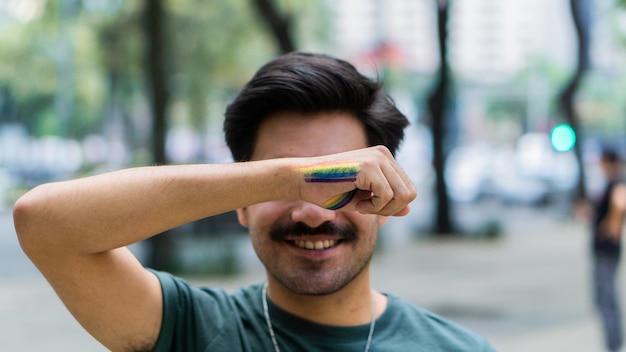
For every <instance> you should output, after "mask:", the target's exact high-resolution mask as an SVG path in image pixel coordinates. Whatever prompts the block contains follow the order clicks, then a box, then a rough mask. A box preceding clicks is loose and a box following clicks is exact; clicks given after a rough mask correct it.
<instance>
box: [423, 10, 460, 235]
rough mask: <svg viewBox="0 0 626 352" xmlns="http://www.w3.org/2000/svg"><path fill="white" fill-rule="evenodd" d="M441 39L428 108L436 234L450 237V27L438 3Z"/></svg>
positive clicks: (451, 227) (452, 230)
mask: <svg viewBox="0 0 626 352" xmlns="http://www.w3.org/2000/svg"><path fill="white" fill-rule="evenodd" d="M437 3H438V10H437V20H438V23H437V38H438V40H439V60H440V63H441V64H440V67H439V72H438V77H437V78H438V81H437V85H436V86H435V89H434V90H433V92H432V93H431V95H430V97H429V98H428V108H429V111H430V123H431V125H430V127H431V131H432V135H433V167H434V168H435V174H436V185H435V191H436V196H437V208H436V214H435V224H434V229H433V231H434V233H435V234H437V235H447V234H452V233H453V232H454V226H453V225H452V219H451V217H450V198H449V197H448V187H447V184H446V180H445V175H444V169H445V163H446V151H445V146H444V141H445V135H446V127H447V124H446V122H447V109H446V107H447V103H448V101H449V99H450V98H449V92H450V87H449V85H450V77H449V70H448V50H447V47H446V42H447V37H448V34H447V28H446V27H447V23H448V8H449V6H448V2H447V1H445V0H444V1H441V0H440V1H437Z"/></svg>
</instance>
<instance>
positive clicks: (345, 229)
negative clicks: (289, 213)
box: [269, 221, 358, 241]
mask: <svg viewBox="0 0 626 352" xmlns="http://www.w3.org/2000/svg"><path fill="white" fill-rule="evenodd" d="M269 235H270V238H271V239H272V240H273V241H284V240H285V239H286V238H287V237H292V238H293V237H295V236H310V235H331V236H339V237H340V239H342V240H347V241H349V240H355V239H357V238H358V235H357V231H356V229H355V228H354V226H352V225H338V224H335V223H332V222H330V221H327V222H324V223H322V224H321V225H320V226H317V227H310V226H308V225H306V224H305V223H303V222H296V223H289V224H283V225H279V226H277V227H275V228H273V229H272V230H271V231H270V233H269Z"/></svg>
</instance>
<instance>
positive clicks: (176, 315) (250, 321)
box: [155, 272, 495, 352]
mask: <svg viewBox="0 0 626 352" xmlns="http://www.w3.org/2000/svg"><path fill="white" fill-rule="evenodd" d="M155 274H156V275H157V277H158V278H159V280H160V282H161V287H162V290H163V324H162V326H161V332H160V334H159V339H158V341H157V346H156V349H155V351H157V352H161V351H163V352H165V351H184V352H194V351H204V352H208V351H220V352H221V351H228V352H231V351H264V352H265V351H274V347H273V344H272V340H271V338H270V335H269V331H268V328H267V323H266V320H265V315H264V313H263V300H262V299H263V298H262V287H263V286H262V285H261V284H258V285H254V286H250V287H246V288H241V289H239V290H237V291H235V292H233V293H231V294H229V293H227V292H225V291H224V290H222V289H214V288H198V287H193V286H191V285H190V284H189V283H187V282H186V281H185V280H183V279H181V278H177V277H175V276H172V275H170V274H167V273H163V272H155ZM387 297H388V305H387V309H386V310H385V312H384V313H383V314H382V315H381V316H380V317H378V319H376V323H375V329H374V334H373V336H372V342H371V346H370V351H386V352H387V351H389V352H392V351H399V352H407V351H412V352H420V351H424V352H437V351H442V352H443V351H445V352H452V351H454V352H462V351H472V352H475V351H476V352H493V351H495V350H494V349H493V347H491V346H490V345H489V343H488V342H487V341H486V340H485V339H484V338H482V337H481V336H478V335H476V334H474V333H472V332H470V331H468V330H466V329H464V328H462V327H460V326H458V325H456V324H454V323H451V322H449V321H447V320H445V319H443V318H441V317H438V316H436V315H434V314H432V313H429V312H426V311H424V310H422V309H420V308H417V307H415V306H413V305H411V304H410V303H408V302H406V301H405V300H403V299H401V298H399V297H396V296H393V295H389V294H387ZM268 309H269V314H270V316H271V319H272V326H273V328H274V332H275V334H276V339H277V341H278V344H279V347H280V350H281V351H283V352H288V351H324V352H330V351H359V352H360V351H363V350H364V349H365V344H366V341H367V336H368V333H369V328H370V325H369V324H366V325H359V326H353V327H336V326H328V325H320V324H316V323H313V322H310V321H308V320H305V319H302V318H299V317H296V316H294V315H292V314H290V313H288V312H286V311H284V310H282V309H281V308H279V307H278V306H276V305H274V304H273V303H272V302H271V301H270V302H268Z"/></svg>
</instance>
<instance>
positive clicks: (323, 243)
mask: <svg viewBox="0 0 626 352" xmlns="http://www.w3.org/2000/svg"><path fill="white" fill-rule="evenodd" d="M289 242H290V243H291V244H293V245H294V246H296V247H299V248H302V249H309V250H318V251H319V250H324V249H329V248H332V247H334V246H336V245H337V244H339V243H340V242H341V241H340V240H320V241H308V240H294V241H289Z"/></svg>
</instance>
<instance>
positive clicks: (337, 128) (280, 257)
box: [237, 113, 386, 295]
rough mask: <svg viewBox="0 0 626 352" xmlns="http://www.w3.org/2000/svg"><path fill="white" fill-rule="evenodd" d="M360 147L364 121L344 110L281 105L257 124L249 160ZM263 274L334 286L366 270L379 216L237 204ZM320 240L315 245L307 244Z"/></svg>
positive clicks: (310, 291)
mask: <svg viewBox="0 0 626 352" xmlns="http://www.w3.org/2000/svg"><path fill="white" fill-rule="evenodd" d="M365 147H367V142H366V136H365V132H364V129H363V125H362V124H361V122H360V121H359V120H357V119H356V118H355V117H353V116H351V115H349V114H345V113H322V114H317V115H313V116H302V115H300V114H294V113H280V114H275V115H272V116H270V117H269V118H267V119H266V120H265V121H264V122H263V123H262V124H261V126H260V127H259V130H258V135H257V140H256V144H255V148H254V152H253V154H252V160H263V159H275V158H283V157H308V156H318V155H327V154H333V153H339V152H344V151H348V150H354V149H360V148H365ZM237 213H238V216H239V221H240V223H241V224H242V225H243V226H246V227H248V228H249V231H250V235H251V238H252V244H253V246H254V248H255V251H256V253H257V255H258V256H259V259H260V260H261V262H263V264H264V265H265V268H266V269H267V271H268V275H270V276H272V277H273V278H274V279H276V280H277V281H278V282H280V283H281V284H282V285H283V286H285V287H286V288H287V289H289V290H290V291H292V292H294V293H297V294H307V295H322V294H330V293H333V292H336V291H338V290H339V289H341V288H343V287H344V286H346V285H347V284H348V283H350V282H351V281H352V280H353V279H355V278H356V277H362V276H364V275H368V274H369V262H370V259H371V257H372V254H373V252H374V247H375V244H376V236H377V232H378V228H379V226H382V224H383V223H384V222H385V221H386V218H385V217H379V216H376V215H363V214H360V213H358V212H339V211H332V210H327V209H324V208H322V207H319V206H317V205H314V204H311V203H308V202H304V201H272V202H266V203H261V204H256V205H252V206H249V207H247V208H244V209H239V210H238V212H237ZM310 247H322V248H321V249H308V248H310Z"/></svg>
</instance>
